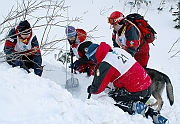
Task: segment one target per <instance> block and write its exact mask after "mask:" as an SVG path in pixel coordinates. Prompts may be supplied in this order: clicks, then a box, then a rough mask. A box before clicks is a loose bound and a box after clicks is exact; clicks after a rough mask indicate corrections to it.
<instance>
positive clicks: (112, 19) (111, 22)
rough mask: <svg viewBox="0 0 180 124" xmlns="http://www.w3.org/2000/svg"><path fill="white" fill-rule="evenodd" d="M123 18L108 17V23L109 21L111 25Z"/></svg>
mask: <svg viewBox="0 0 180 124" xmlns="http://www.w3.org/2000/svg"><path fill="white" fill-rule="evenodd" d="M123 18H124V17H119V18H117V19H114V18H111V17H108V23H110V24H111V25H115V24H117V23H118V22H120V21H121V20H122V19H123Z"/></svg>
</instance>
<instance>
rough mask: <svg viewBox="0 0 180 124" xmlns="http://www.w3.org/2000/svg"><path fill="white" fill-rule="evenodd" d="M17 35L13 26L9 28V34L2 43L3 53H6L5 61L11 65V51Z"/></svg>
mask: <svg viewBox="0 0 180 124" xmlns="http://www.w3.org/2000/svg"><path fill="white" fill-rule="evenodd" d="M16 39H17V35H16V32H15V28H13V29H11V30H10V31H9V34H8V36H7V39H6V41H5V44H4V49H3V50H4V53H5V54H6V60H7V62H8V63H9V64H10V65H12V63H11V61H10V60H12V58H13V56H14V55H13V54H12V53H13V52H14V47H15V45H16V43H17V40H16Z"/></svg>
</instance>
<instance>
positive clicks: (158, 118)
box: [145, 107, 168, 124]
mask: <svg viewBox="0 0 180 124" xmlns="http://www.w3.org/2000/svg"><path fill="white" fill-rule="evenodd" d="M148 115H149V116H151V118H152V119H153V123H154V124H166V122H167V121H168V119H167V118H165V117H163V116H162V115H160V114H159V113H158V112H156V111H155V110H154V109H152V108H150V107H149V108H148V111H147V112H146V113H145V116H146V117H147V118H148Z"/></svg>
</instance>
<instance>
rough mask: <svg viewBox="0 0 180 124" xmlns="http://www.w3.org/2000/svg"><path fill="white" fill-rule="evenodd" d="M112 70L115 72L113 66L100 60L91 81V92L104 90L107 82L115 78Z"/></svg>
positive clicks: (96, 92)
mask: <svg viewBox="0 0 180 124" xmlns="http://www.w3.org/2000/svg"><path fill="white" fill-rule="evenodd" d="M114 72H116V69H115V68H114V67H112V66H111V65H110V64H109V63H107V62H102V63H101V64H100V65H99V68H98V69H97V70H96V74H95V76H94V79H93V82H92V89H93V91H92V93H93V94H99V93H101V92H102V91H104V90H105V88H106V87H107V86H108V84H109V83H110V82H111V81H112V80H114V79H115V77H113V76H114V75H113V74H114Z"/></svg>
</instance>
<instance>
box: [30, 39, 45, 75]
mask: <svg viewBox="0 0 180 124" xmlns="http://www.w3.org/2000/svg"><path fill="white" fill-rule="evenodd" d="M32 49H36V50H37V51H36V52H35V54H34V63H35V64H34V73H35V74H36V75H39V76H41V75H42V71H43V68H42V66H41V64H42V57H41V51H40V48H39V43H38V41H37V37H36V36H34V37H33V39H32Z"/></svg>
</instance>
